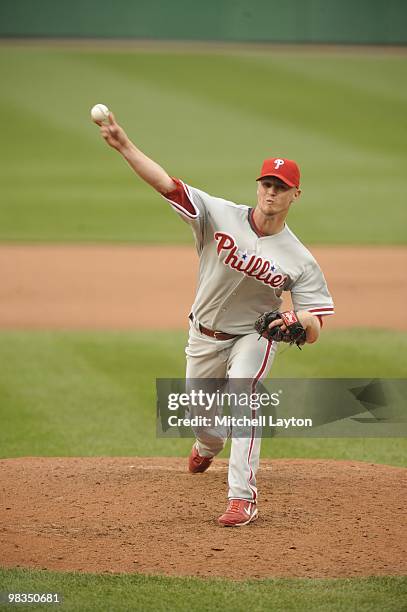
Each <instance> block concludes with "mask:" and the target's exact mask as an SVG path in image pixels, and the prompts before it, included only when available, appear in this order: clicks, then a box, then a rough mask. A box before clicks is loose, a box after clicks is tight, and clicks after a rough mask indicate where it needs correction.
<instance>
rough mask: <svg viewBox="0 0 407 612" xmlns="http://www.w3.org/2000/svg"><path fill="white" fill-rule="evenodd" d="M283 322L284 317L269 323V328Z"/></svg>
mask: <svg viewBox="0 0 407 612" xmlns="http://www.w3.org/2000/svg"><path fill="white" fill-rule="evenodd" d="M282 323H283V319H276V320H275V321H273V322H272V323H270V325H269V329H271V328H272V327H278V326H279V325H281V324H282Z"/></svg>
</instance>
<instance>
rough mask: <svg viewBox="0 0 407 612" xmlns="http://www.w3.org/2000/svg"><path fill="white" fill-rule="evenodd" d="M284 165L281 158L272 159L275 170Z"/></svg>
mask: <svg viewBox="0 0 407 612" xmlns="http://www.w3.org/2000/svg"><path fill="white" fill-rule="evenodd" d="M283 165H284V160H283V159H275V160H274V167H275V169H276V170H278V169H279V167H280V166H283Z"/></svg>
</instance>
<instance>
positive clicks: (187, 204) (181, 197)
mask: <svg viewBox="0 0 407 612" xmlns="http://www.w3.org/2000/svg"><path fill="white" fill-rule="evenodd" d="M171 178H172V180H173V181H174V183H175V184H176V185H177V186H176V188H175V189H174V190H173V191H170V192H169V193H162V194H161V195H163V196H164V197H165V198H166V199H167V200H170V201H171V202H175V203H176V204H178V206H180V207H181V208H183V209H184V210H185V211H186V212H187V213H189V214H190V215H196V209H195V207H194V205H193V204H192V202H191V200H190V198H189V196H188V193H187V191H186V189H185V187H184V185H183V183H182V181H180V180H179V179H177V178H174V177H171Z"/></svg>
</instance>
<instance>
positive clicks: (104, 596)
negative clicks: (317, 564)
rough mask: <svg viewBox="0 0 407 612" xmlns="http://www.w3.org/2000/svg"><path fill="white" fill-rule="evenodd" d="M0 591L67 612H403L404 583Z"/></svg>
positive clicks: (130, 580) (42, 579) (68, 586)
mask: <svg viewBox="0 0 407 612" xmlns="http://www.w3.org/2000/svg"><path fill="white" fill-rule="evenodd" d="M0 589H1V590H3V591H9V590H11V589H12V590H13V591H20V592H26V593H28V592H30V593H33V592H35V593H38V592H40V593H41V592H53V593H55V592H58V593H59V594H60V595H62V596H63V597H64V603H63V604H62V605H61V606H58V607H56V609H58V610H59V609H61V610H64V611H67V612H68V611H70V612H77V611H78V610H80V611H81V612H88V611H89V612H94V611H95V612H105V611H107V610H109V611H113V610H114V611H116V610H117V611H120V612H125V611H129V612H130V611H133V610H137V611H141V612H150V611H151V612H160V611H164V610H165V611H167V610H170V611H171V612H190V611H191V610H193V611H195V610H200V611H202V612H215V611H218V610H222V611H223V610H224V611H225V612H226V611H231V612H243V611H246V610H251V611H253V612H263V611H264V610H273V612H301V611H302V610H307V611H309V612H327V611H329V612H353V611H356V610H357V612H376V611H377V612H402V611H403V610H405V605H404V604H405V599H406V596H407V580H406V579H405V578H402V577H401V578H400V577H385V578H363V579H354V580H310V579H305V580H304V579H276V580H247V581H242V582H235V581H227V580H219V579H218V580H201V579H196V578H164V577H161V576H155V577H153V576H139V575H127V576H126V575H125V576H119V575H115V576H100V575H92V574H89V575H83V574H82V575H81V574H78V573H75V574H74V573H67V574H57V573H54V572H44V571H30V570H3V571H1V570H0ZM51 607H52V609H54V607H53V606H51ZM6 609H7V610H9V609H11V607H10V606H1V604H0V610H6ZM24 609H26V608H25V607H24ZM28 609H30V610H44V609H50V606H49V605H48V607H47V606H31V605H30V606H29V608H28Z"/></svg>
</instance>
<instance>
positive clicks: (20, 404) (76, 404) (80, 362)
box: [0, 330, 407, 465]
mask: <svg viewBox="0 0 407 612" xmlns="http://www.w3.org/2000/svg"><path fill="white" fill-rule="evenodd" d="M355 335H357V337H358V341H359V345H358V349H355V347H354V340H355ZM185 340H186V335H185V333H183V332H160V335H159V336H156V337H155V338H154V341H153V342H152V338H151V333H150V332H103V333H94V332H75V333H72V332H2V333H1V334H0V362H1V364H2V368H1V371H0V417H1V422H2V427H1V430H0V449H1V451H0V453H1V456H2V457H15V456H30V455H40V456H41V455H48V456H58V455H63V456H65V455H66V456H71V455H72V456H77V455H89V456H95V455H96V456H97V455H121V456H152V455H161V456H165V455H169V456H176V455H181V456H182V455H184V456H186V455H187V454H188V451H189V448H190V445H191V440H189V439H161V438H157V437H156V434H155V416H156V415H155V412H156V398H155V379H156V378H167V377H168V378H171V377H183V375H184V352H183V347H184V344H185ZM378 347H379V348H380V350H378ZM406 348H407V334H401V333H397V332H393V333H392V332H389V331H382V332H380V331H374V332H373V331H371V330H357V331H353V332H344V331H340V332H335V331H328V330H327V331H325V332H324V335H323V339H321V341H320V342H319V343H317V344H316V345H314V346H312V347H305V349H304V350H303V351H302V352H300V351H297V350H294V349H288V350H287V348H286V347H283V349H282V351H281V352H280V354H279V355H278V356H277V358H276V361H275V364H274V366H273V369H272V373H273V376H274V377H290V378H291V377H332V378H335V377H356V378H357V377H372V378H374V377H389V378H397V377H403V376H404V375H405V371H406V355H407V351H406ZM225 453H226V454H227V450H226V451H225ZM262 456H263V457H332V458H337V459H355V460H357V459H359V460H365V461H371V462H378V463H388V464H394V465H406V463H407V443H406V440H405V439H403V438H398V439H389V438H384V439H377V438H370V439H369V438H366V439H359V438H356V439H355V438H353V439H352V438H350V439H342V438H341V439H332V438H330V439H305V438H291V439H285V440H283V439H280V440H278V439H276V440H271V439H265V440H264V441H263V448H262Z"/></svg>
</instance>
